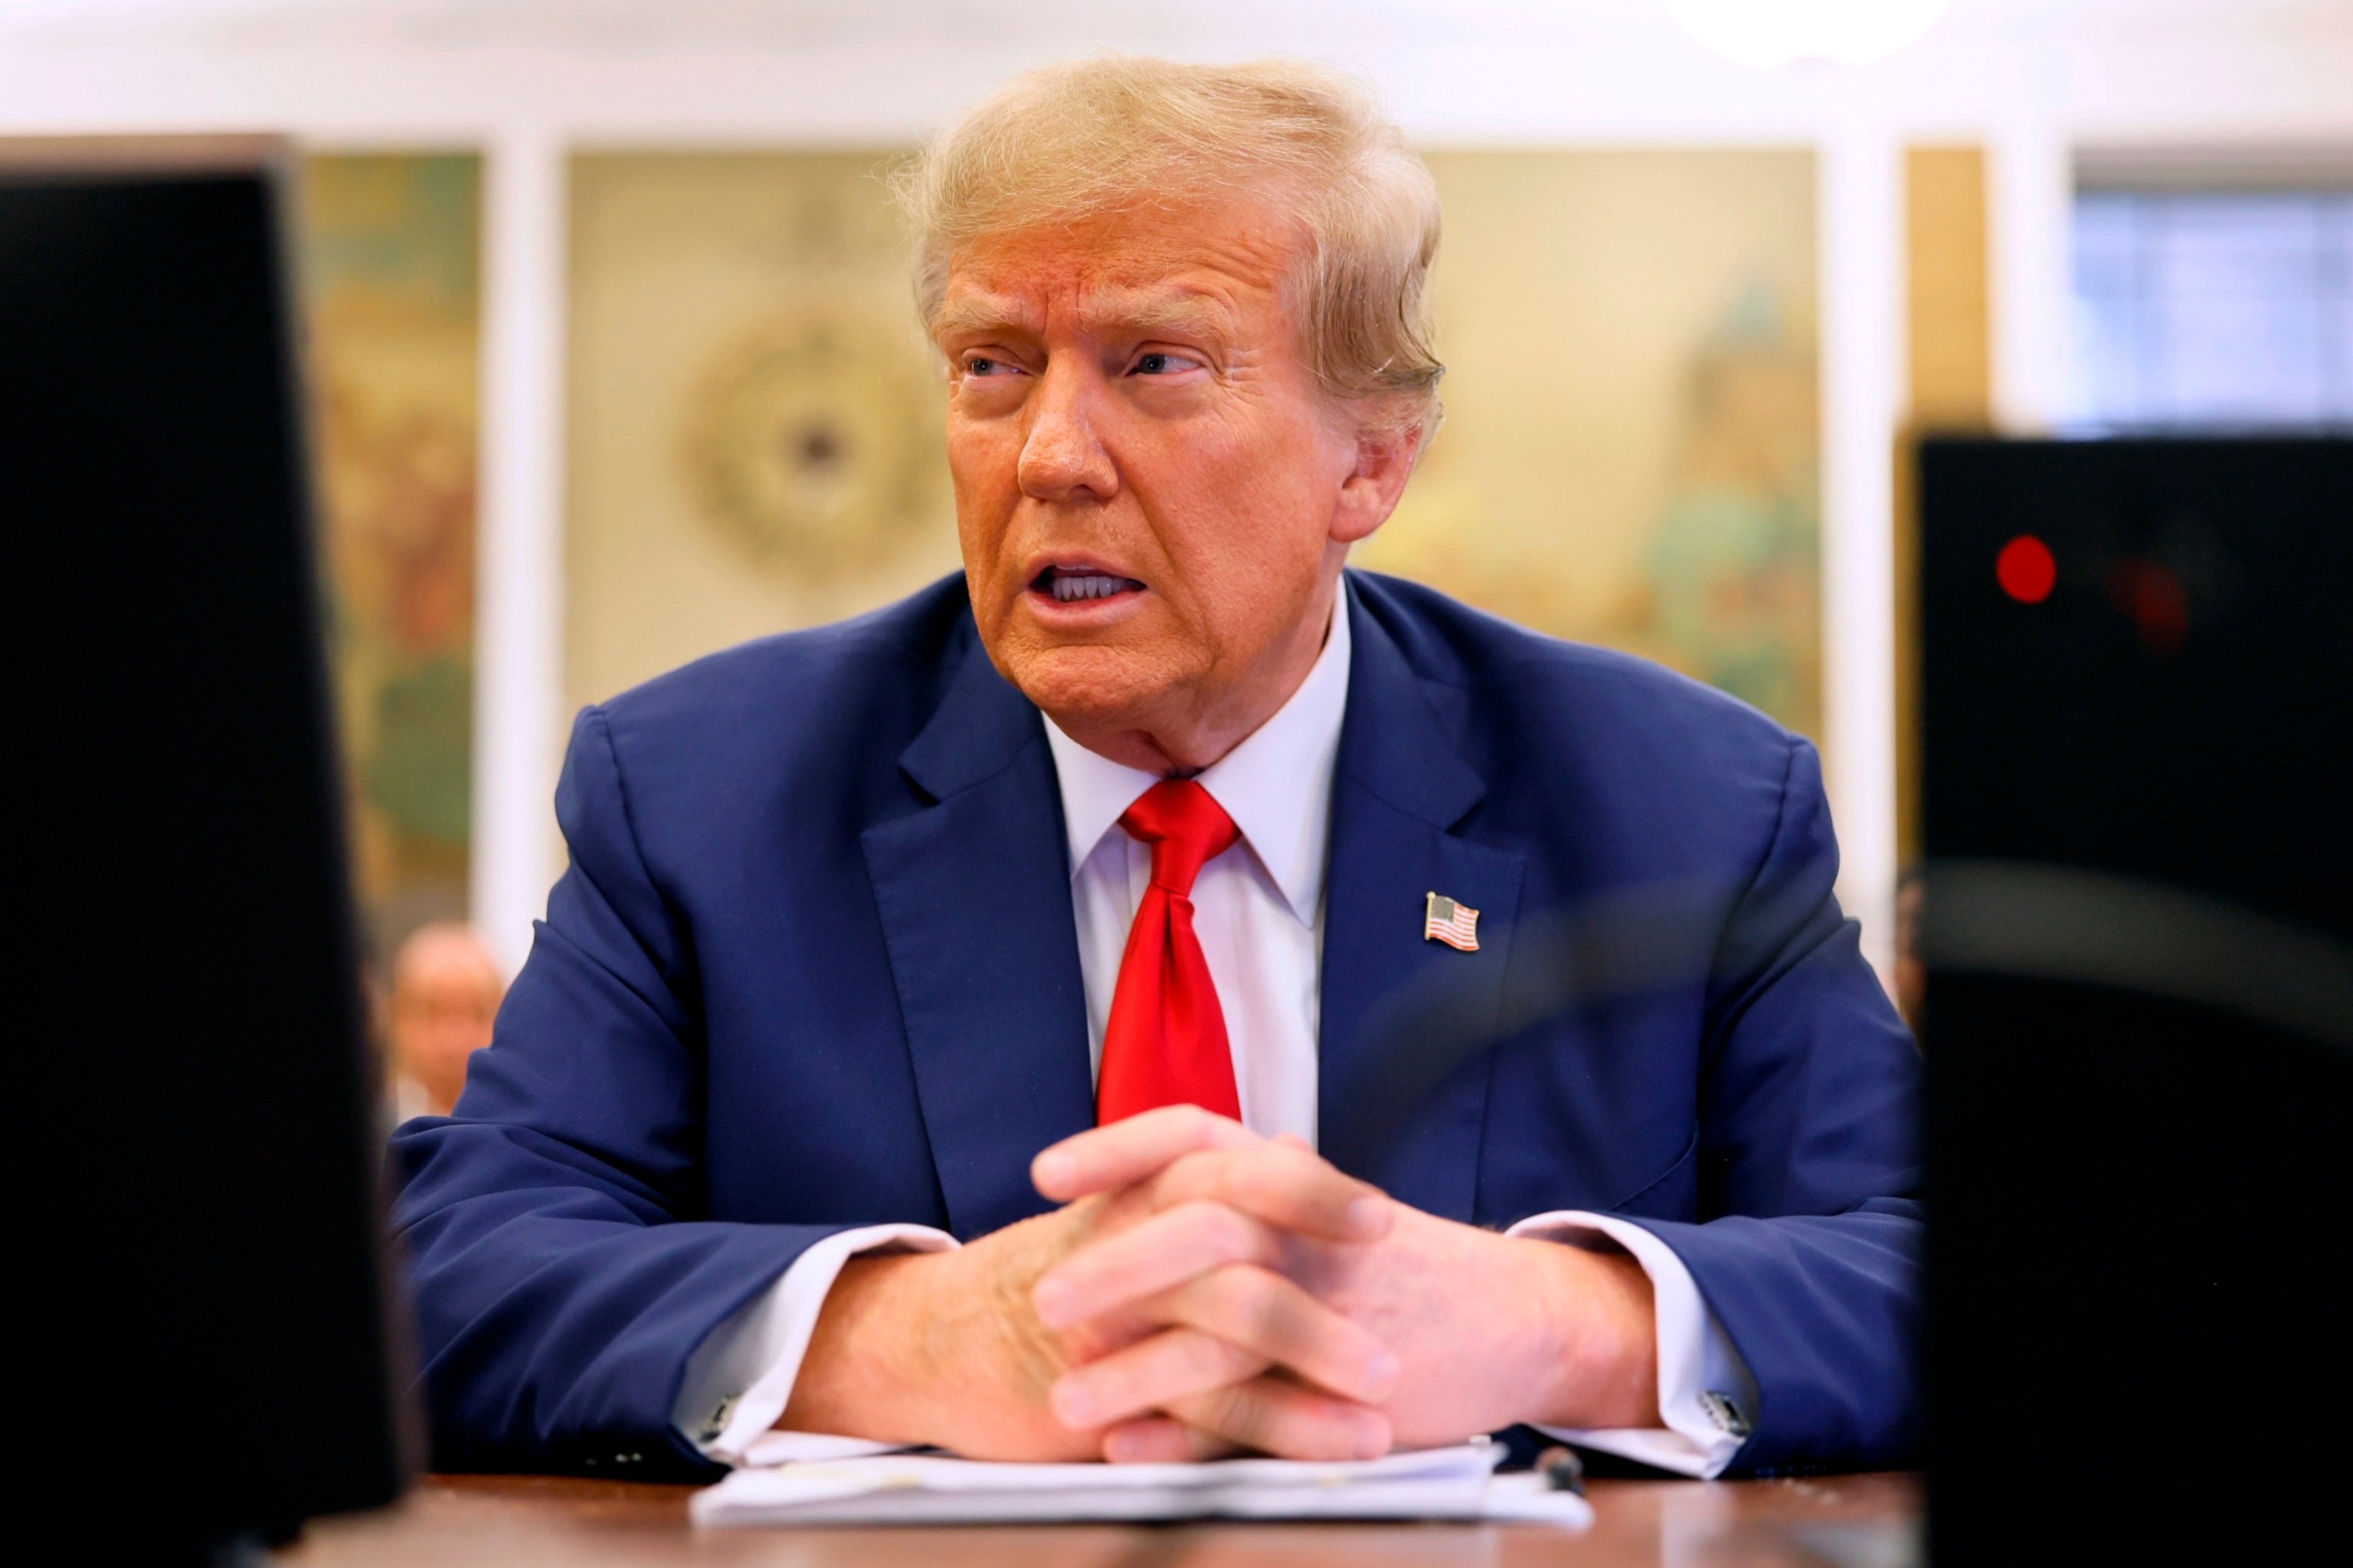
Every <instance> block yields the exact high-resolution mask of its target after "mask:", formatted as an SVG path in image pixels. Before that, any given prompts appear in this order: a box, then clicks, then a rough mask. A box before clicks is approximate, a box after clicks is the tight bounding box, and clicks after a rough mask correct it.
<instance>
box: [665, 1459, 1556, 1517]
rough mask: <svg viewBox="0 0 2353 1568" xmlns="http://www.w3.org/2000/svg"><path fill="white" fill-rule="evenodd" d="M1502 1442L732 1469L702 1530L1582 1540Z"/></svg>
mask: <svg viewBox="0 0 2353 1568" xmlns="http://www.w3.org/2000/svg"><path fill="white" fill-rule="evenodd" d="M1503 1452H1504V1451H1503V1448H1502V1447H1501V1446H1500V1445H1496V1444H1492V1443H1485V1442H1478V1443H1468V1444H1464V1445H1462V1446H1460V1447H1454V1448H1431V1449H1425V1450H1423V1451H1420V1452H1418V1453H1409V1454H1391V1455H1389V1456H1388V1457H1387V1458H1383V1459H1368V1460H1364V1461H1362V1462H1358V1463H1351V1464H1313V1463H1307V1462H1303V1461H1300V1460H1292V1459H1226V1460H1220V1461H1218V1462H1216V1463H1212V1464H1206V1465H1011V1464H985V1463H981V1462H979V1461H976V1460H971V1459H955V1458H950V1457H946V1456H944V1455H940V1454H933V1453H897V1454H881V1455H871V1456H867V1457H851V1458H831V1459H820V1460H803V1461H798V1462H795V1463H788V1464H782V1465H776V1466H768V1467H761V1466H757V1465H756V1464H755V1465H754V1466H749V1467H745V1468H743V1469H740V1470H737V1471H736V1472H734V1473H733V1475H731V1476H729V1477H728V1478H726V1479H725V1480H723V1481H722V1482H720V1483H719V1484H718V1485H717V1486H715V1487H712V1488H709V1489H706V1490H704V1491H702V1492H700V1493H697V1494H696V1496H695V1499H694V1502H693V1517H694V1521H695V1522H696V1523H697V1524H702V1525H754V1524H766V1525H775V1524H807V1525H819V1524H826V1525H832V1524H990V1523H1000V1522H1012V1521H1029V1522H1034V1523H1042V1522H1048V1521H1053V1520H1177V1519H1256V1520H1277V1519H1451V1520H1525V1521H1527V1522H1531V1523H1542V1524H1553V1525H1561V1526H1566V1527H1567V1528H1569V1529H1572V1530H1582V1529H1584V1528H1585V1527H1586V1526H1587V1525H1588V1524H1590V1523H1592V1522H1593V1510H1591V1509H1590V1508H1588V1506H1587V1505H1586V1501H1585V1499H1583V1498H1581V1497H1578V1496H1577V1494H1575V1493H1574V1492H1560V1491H1552V1490H1548V1489H1546V1485H1545V1481H1544V1478H1542V1477H1541V1476H1536V1475H1516V1476H1498V1475H1496V1474H1495V1473H1494V1469H1495V1466H1496V1463H1497V1462H1498V1461H1499V1460H1500V1459H1501V1458H1502V1457H1503Z"/></svg>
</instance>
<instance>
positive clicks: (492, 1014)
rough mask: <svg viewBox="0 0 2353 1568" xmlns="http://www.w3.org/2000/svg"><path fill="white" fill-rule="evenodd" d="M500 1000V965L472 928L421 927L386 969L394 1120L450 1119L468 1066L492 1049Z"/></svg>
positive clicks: (502, 991)
mask: <svg viewBox="0 0 2353 1568" xmlns="http://www.w3.org/2000/svg"><path fill="white" fill-rule="evenodd" d="M505 997H506V982H505V981H504V980H501V979H500V977H499V966H498V961H497V960H496V959H492V958H491V950H490V948H488V947H486V946H485V945H484V944H483V942H482V939H481V938H480V937H478V936H476V935H475V934H474V930H473V928H472V927H470V926H461V925H459V924H457V923H455V922H448V921H444V922H437V923H435V924H433V925H429V926H420V927H417V929H416V930H414V931H412V932H410V933H409V935H408V939H407V940H406V941H404V942H403V943H401V944H400V952H399V954H398V956H397V957H396V958H395V959H393V962H392V1003H391V1007H390V1010H389V1011H390V1013H391V1027H390V1029H389V1030H388V1031H387V1033H389V1034H390V1036H391V1040H392V1065H393V1074H394V1077H393V1116H394V1119H395V1120H396V1121H406V1120H408V1119H409V1118H411V1117H419V1116H448V1114H449V1109H450V1107H452V1106H454V1105H456V1104H457V1103H458V1095H459V1091H460V1090H462V1089H463V1088H465V1086H466V1063H467V1062H468V1060H469V1059H470V1058H471V1057H472V1055H473V1054H474V1053H475V1052H477V1051H480V1050H481V1049H482V1048H483V1047H484V1046H486V1045H488V1044H490V1043H491V1024H492V1023H493V1022H495V1021H496V1019H497V1018H498V1015H499V1003H500V1002H501V1001H503V1000H504V999H505Z"/></svg>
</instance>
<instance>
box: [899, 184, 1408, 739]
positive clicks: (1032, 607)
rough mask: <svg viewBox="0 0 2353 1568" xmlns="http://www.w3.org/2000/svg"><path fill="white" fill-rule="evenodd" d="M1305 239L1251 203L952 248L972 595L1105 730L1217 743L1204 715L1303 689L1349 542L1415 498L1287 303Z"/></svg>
mask: <svg viewBox="0 0 2353 1568" xmlns="http://www.w3.org/2000/svg"><path fill="white" fill-rule="evenodd" d="M1300 243H1301V237H1300V234H1299V232H1298V229H1297V226H1296V225H1295V224H1294V223H1293V222H1290V221H1288V220H1287V219H1285V218H1284V217H1282V214H1281V213H1280V212H1279V211H1277V210H1275V209H1274V208H1272V207H1269V206H1266V205H1263V204H1259V203H1250V202H1234V203H1229V204H1224V205H1217V206H1209V207H1185V208H1179V209H1175V210H1150V211H1142V212H1122V213H1115V214H1112V215H1107V216H1105V217H1099V218H1095V219H1092V220H1090V221H1087V222H1084V223H1082V224H1079V225H1076V226H1069V227H1056V228H1040V229H1037V230H1030V231H1018V232H1015V233H1012V234H1008V235H1003V236H998V237H995V238H989V239H987V240H985V241H980V242H976V243H975V244H973V245H971V246H968V247H966V248H965V249H961V250H959V251H958V252H957V253H956V255H955V258H954V260H953V262H952V265H951V267H950V270H949V275H948V285H947V291H946V294H945V297H944V302H943V305H942V308H941V312H940V315H939V318H938V322H937V327H936V332H937V336H938V340H939V344H940V346H941V348H942V349H943V350H944V352H945V353H946V355H947V356H948V361H949V370H950V395H949V402H948V440H947V446H948V464H949V468H950V470H951V471H952V472H953V474H954V476H955V496H956V524H957V530H958V533H959V535H960V537H961V541H962V544H963V547H964V559H965V574H966V577H967V578H968V580H969V582H970V585H971V590H972V601H973V613H974V615H975V617H976V619H977V620H978V622H979V627H980V632H981V637H982V640H983V641H985V642H986V643H987V648H988V652H989V655H990V657H991V659H992V660H993V661H994V662H996V664H997V668H998V670H999V671H1000V672H1002V673H1004V674H1005V676H1006V677H1007V678H1008V680H1010V681H1011V682H1012V683H1014V684H1015V685H1017V686H1018V687H1019V688H1020V689H1021V690H1022V692H1023V693H1024V694H1027V695H1028V696H1029V699H1030V700H1031V701H1032V702H1035V703H1036V704H1037V705H1039V707H1041V708H1043V709H1044V710H1046V711H1047V712H1048V713H1050V714H1052V715H1054V716H1055V717H1056V718H1057V719H1059V720H1061V721H1062V722H1063V724H1064V726H1065V727H1066V728H1070V729H1071V730H1072V732H1073V733H1074V734H1077V735H1079V736H1080V738H1082V740H1089V744H1094V741H1093V740H1092V739H1090V738H1089V735H1088V734H1087V733H1083V732H1093V733H1094V734H1095V735H1096V736H1102V735H1104V734H1111V735H1118V734H1123V733H1124V734H1128V735H1131V736H1150V737H1154V738H1155V739H1156V740H1157V741H1159V742H1160V743H1161V744H1160V747H1159V750H1160V751H1161V753H1162V754H1164V755H1165V757H1166V760H1168V761H1170V762H1173V763H1176V764H1180V765H1184V766H1191V767H1198V766H1201V765H1203V764H1204V763H1206V762H1207V761H1210V760H1214V757H1213V756H1193V757H1187V756H1184V755H1181V753H1182V752H1183V751H1184V750H1185V749H1186V746H1185V744H1183V743H1182V740H1181V737H1183V736H1187V735H1196V736H1198V734H1200V733H1202V732H1203V731H1204V730H1205V729H1206V730H1207V731H1208V732H1210V733H1212V734H1215V733H1218V732H1221V731H1227V730H1231V729H1233V728H1235V727H1236V726H1237V723H1239V724H1240V727H1241V733H1247V729H1248V727H1254V726H1255V725H1256V724H1257V723H1259V722H1261V721H1262V720H1263V719H1264V717H1265V716H1266V713H1267V712H1271V708H1272V706H1274V705H1280V703H1281V702H1282V699H1283V698H1284V697H1286V696H1287V695H1288V694H1289V691H1290V688H1291V685H1295V683H1296V682H1297V681H1298V679H1299V678H1300V677H1301V676H1303V674H1304V673H1305V669H1306V665H1307V663H1308V662H1313V655H1314V649H1315V648H1316V647H1317V646H1318V645H1320V643H1321V641H1322V638H1323V634H1324V616H1323V613H1322V612H1323V609H1324V607H1325V606H1326V605H1328V604H1329V602H1330V595H1331V591H1332V583H1333V581H1334V580H1335V578H1336V576H1337V574H1338V571H1339V567H1340V563H1341V561H1342V558H1343V557H1344V556H1345V551H1346V547H1347V545H1348V543H1349V542H1351V541H1352V540H1353V539H1355V538H1360V537H1362V536H1363V535H1366V534H1368V533H1370V532H1371V531H1372V529H1373V528H1374V527H1376V526H1377V525H1378V524H1379V522H1380V520H1381V517H1383V516H1386V515H1387V514H1388V506H1389V505H1391V504H1394V503H1395V500H1396V490H1397V489H1398V488H1399V487H1401V485H1402V477H1401V476H1400V477H1398V480H1397V483H1396V484H1395V485H1385V486H1382V487H1379V488H1381V489H1382V490H1383V491H1384V494H1383V495H1380V496H1373V497H1370V498H1369V500H1368V498H1367V497H1366V495H1364V494H1360V493H1359V492H1361V491H1363V490H1364V488H1365V487H1364V486H1363V485H1362V484H1361V483H1355V482H1352V480H1355V479H1356V478H1359V477H1360V474H1359V471H1360V470H1361V469H1362V468H1363V467H1364V456H1363V448H1364V445H1365V443H1364V441H1363V440H1361V439H1360V437H1359V435H1358V433H1357V432H1356V429H1355V428H1354V426H1353V425H1352V424H1351V422H1350V421H1348V420H1347V418H1345V415H1344V413H1343V412H1342V411H1340V410H1338V409H1336V408H1334V406H1333V405H1332V403H1331V400H1330V399H1328V398H1327V397H1324V395H1323V393H1322V391H1321V389H1320V388H1319V387H1318V386H1317V384H1316V382H1315V379H1314V375H1313V373H1312V372H1311V371H1310V369H1309V367H1308V366H1307V364H1306V361H1305V359H1304V356H1303V344H1302V341H1301V337H1300V333H1299V330H1298V326H1297V323H1295V322H1294V321H1293V319H1292V315H1291V313H1290V312H1289V311H1288V310H1287V309H1286V308H1285V305H1284V301H1283V298H1282V293H1283V291H1282V281H1283V278H1284V275H1285V273H1286V271H1287V270H1289V268H1290V266H1291V264H1292V262H1293V259H1294V258H1295V257H1296V255H1297V254H1298V251H1297V249H1296V248H1297V246H1298V245H1299V244H1300ZM1409 450H1410V449H1409ZM1376 511H1377V514H1375V512H1376ZM1367 516H1369V521H1367V520H1366V518H1367ZM1303 653H1304V657H1303V656H1302V655H1303ZM1286 682H1287V684H1286ZM1276 688H1280V689H1276ZM1270 694H1271V701H1269V700H1268V699H1269V697H1270ZM1259 710H1264V711H1259ZM1239 738H1240V735H1239V734H1234V735H1231V736H1230V737H1229V738H1228V739H1227V740H1226V741H1225V742H1224V744H1226V745H1230V744H1231V741H1232V740H1233V739H1239ZM1097 749H1103V747H1101V746H1097ZM1147 749H1152V748H1150V747H1147ZM1210 749H1211V750H1219V749H1222V747H1220V746H1216V745H1212V746H1211V747H1210Z"/></svg>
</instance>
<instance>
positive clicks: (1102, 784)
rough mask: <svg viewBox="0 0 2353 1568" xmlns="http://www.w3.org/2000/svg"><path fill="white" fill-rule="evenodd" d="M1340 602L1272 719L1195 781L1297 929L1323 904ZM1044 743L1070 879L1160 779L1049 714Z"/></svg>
mask: <svg viewBox="0 0 2353 1568" xmlns="http://www.w3.org/2000/svg"><path fill="white" fill-rule="evenodd" d="M1349 643H1350V637H1349V632H1348V594H1347V588H1346V584H1345V579H1344V580H1343V582H1342V585H1341V588H1340V590H1339V591H1338V592H1337V593H1336V594H1335V595H1334V596H1333V609H1332V627H1331V630H1330V631H1329V632H1328V633H1327V634H1326V635H1325V636H1324V651H1323V652H1321V653H1319V654H1317V655H1316V658H1315V662H1314V666H1313V667H1311V668H1310V669H1309V670H1308V672H1307V678H1306V679H1305V680H1304V681H1302V682H1301V683H1299V689H1298V690H1297V691H1295V692H1293V693H1292V694H1291V698H1290V700H1289V701H1287V702H1285V703H1284V704H1283V705H1282V706H1281V707H1280V708H1277V709H1276V710H1275V711H1274V715H1273V716H1272V717H1271V718H1269V719H1268V720H1267V721H1266V722H1265V723H1264V724H1262V725H1261V726H1258V728H1257V729H1255V730H1253V731H1251V732H1250V735H1249V736H1246V737H1245V738H1244V739H1243V740H1242V742H1241V744H1240V745H1239V746H1237V747H1234V748H1233V749H1232V750H1231V751H1229V752H1228V753H1226V755H1225V756H1223V757H1221V758H1219V759H1218V761H1217V762H1216V763H1215V764H1214V765H1213V766H1211V767H1210V768H1207V769H1205V770H1204V771H1203V772H1202V773H1201V774H1200V776H1199V778H1198V780H1197V782H1198V783H1199V784H1200V786H1201V788H1203V789H1207V790H1208V792H1209V797H1210V799H1212V800H1216V801H1217V802H1218V804H1219V806H1221V807H1223V808H1224V809H1225V812H1226V815H1228V816H1229V817H1231V818H1232V819H1233V820H1234V826H1235V827H1237V828H1239V829H1240V830H1241V836H1242V838H1243V840H1244V842H1247V843H1249V845H1250V853H1252V854H1255V855H1256V856H1257V857H1258V862H1259V864H1260V865H1261V866H1262V867H1264V868H1265V870H1266V874H1267V876H1268V878H1269V879H1270V880H1271V881H1272V882H1273V884H1274V885H1275V887H1276V889H1277V890H1278V891H1280V892H1281V893H1282V897H1283V902H1284V903H1286V904H1288V905H1290V906H1291V913H1292V914H1293V916H1295V917H1296V918H1297V919H1298V920H1299V921H1300V923H1301V924H1302V925H1313V924H1314V920H1315V909H1316V906H1317V905H1318V904H1319V903H1321V902H1322V900H1323V896H1324V845H1325V842H1326V841H1327V839H1328V838H1329V836H1330V833H1331V821H1332V770H1333V768H1334V766H1335V764H1336V762H1337V761H1338V759H1339V755H1340V721H1341V719H1342V718H1343V717H1344V716H1345V714H1346V712H1347V706H1348V663H1349ZM1046 740H1047V744H1048V745H1049V746H1050V747H1052V749H1053V753H1054V773H1055V776H1056V778H1057V779H1059V780H1060V785H1061V790H1062V822H1063V825H1064V827H1065V828H1066V829H1067V830H1068V832H1069V833H1070V838H1071V875H1073V876H1076V875H1077V874H1078V871H1079V868H1080V867H1081V866H1082V865H1084V864H1085V863H1087V859H1088V857H1089V856H1091V855H1092V854H1093V853H1094V852H1095V847H1096V845H1098V844H1100V843H1101V842H1103V835H1104V834H1105V833H1108V832H1111V831H1112V829H1113V826H1114V825H1115V824H1117V822H1118V821H1119V818H1120V813H1122V812H1123V811H1125V810H1127V809H1128V807H1130V806H1132V805H1134V803H1135V800H1136V797H1138V796H1140V795H1142V794H1143V793H1144V792H1145V790H1146V789H1151V788H1152V787H1153V786H1154V785H1155V784H1157V783H1158V782H1160V780H1159V779H1158V777H1157V776H1156V775H1154V774H1150V773H1145V772H1144V771H1142V770H1140V769H1138V768H1128V767H1124V766H1122V765H1121V764H1119V763H1116V762H1113V761H1112V760H1111V759H1110V758H1107V757H1099V756H1097V755H1096V754H1095V753H1093V752H1092V751H1089V750H1088V749H1087V748H1086V747H1083V746H1081V745H1080V744H1079V743H1078V742H1077V741H1075V740H1072V739H1071V737H1070V736H1067V735H1064V734H1063V733H1062V727H1061V726H1060V725H1058V724H1056V723H1055V722H1054V721H1053V719H1052V718H1051V717H1048V718H1047V720H1046Z"/></svg>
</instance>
